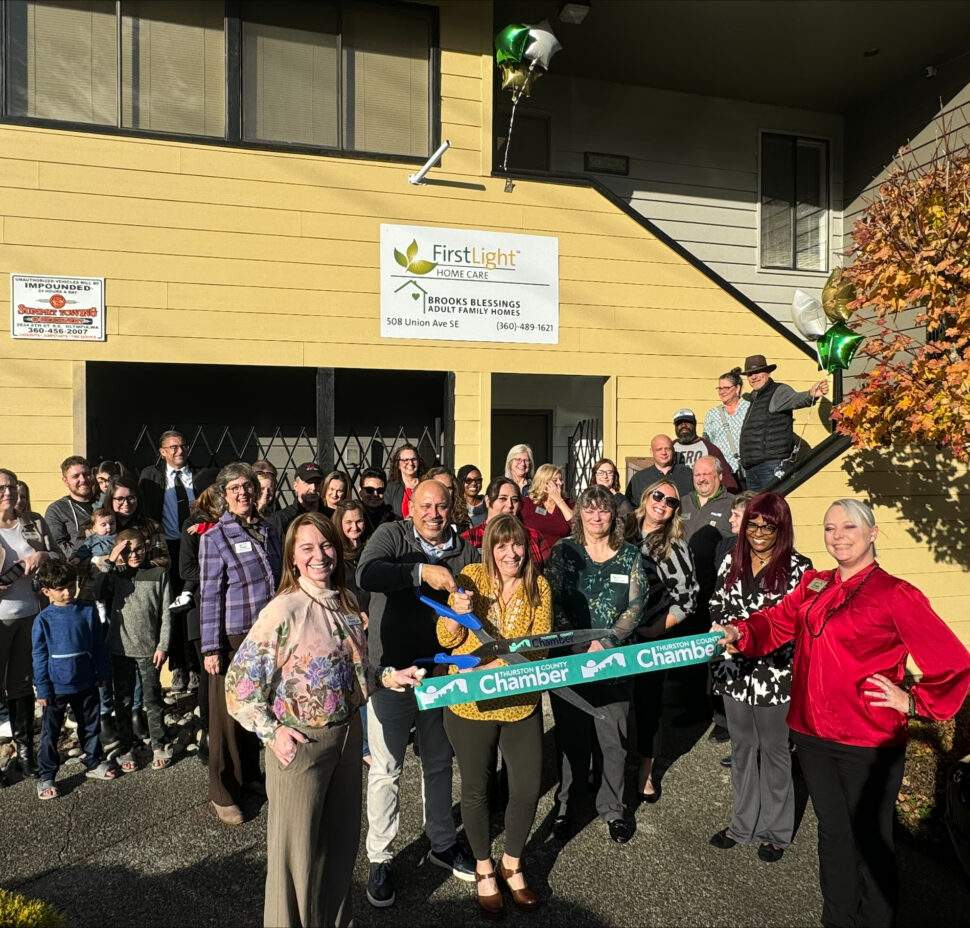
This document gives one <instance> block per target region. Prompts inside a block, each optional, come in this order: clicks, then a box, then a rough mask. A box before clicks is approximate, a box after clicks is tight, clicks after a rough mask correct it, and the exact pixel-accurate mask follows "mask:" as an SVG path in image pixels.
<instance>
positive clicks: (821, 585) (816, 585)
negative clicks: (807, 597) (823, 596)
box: [808, 578, 829, 593]
mask: <svg viewBox="0 0 970 928" xmlns="http://www.w3.org/2000/svg"><path fill="white" fill-rule="evenodd" d="M828 585H829V582H828V580H822V579H821V578H819V579H818V580H813V581H812V582H811V583H810V584H809V585H808V588H809V589H810V590H811V591H812V592H813V593H821V592H822V590H824V589H825V588H826V587H827V586H828Z"/></svg>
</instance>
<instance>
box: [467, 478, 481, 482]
mask: <svg viewBox="0 0 970 928" xmlns="http://www.w3.org/2000/svg"><path fill="white" fill-rule="evenodd" d="M481 482H482V478H481V477H466V478H465V483H481Z"/></svg>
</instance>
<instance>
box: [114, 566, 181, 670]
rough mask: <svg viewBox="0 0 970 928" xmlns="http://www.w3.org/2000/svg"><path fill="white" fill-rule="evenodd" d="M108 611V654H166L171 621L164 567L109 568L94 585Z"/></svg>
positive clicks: (166, 577)
mask: <svg viewBox="0 0 970 928" xmlns="http://www.w3.org/2000/svg"><path fill="white" fill-rule="evenodd" d="M97 596H98V599H102V600H104V601H105V603H106V604H107V607H108V615H109V619H108V621H109V629H108V650H109V651H110V652H111V653H112V654H119V655H124V656H125V657H151V656H152V655H153V654H154V653H155V652H156V651H165V652H167V651H168V644H169V636H170V634H171V627H172V618H171V614H170V613H169V599H170V593H169V585H168V572H167V571H166V569H165V568H164V567H143V568H139V569H138V570H131V569H130V568H122V569H120V570H119V569H117V568H112V569H109V570H108V571H106V572H104V573H103V574H102V575H101V577H100V578H99V581H98V585H97Z"/></svg>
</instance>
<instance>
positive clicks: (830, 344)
mask: <svg viewBox="0 0 970 928" xmlns="http://www.w3.org/2000/svg"><path fill="white" fill-rule="evenodd" d="M863 339H864V336H862V335H857V334H856V333H855V332H853V331H852V329H850V328H849V327H848V326H847V325H846V324H845V323H844V322H836V323H835V325H833V326H832V327H831V328H829V329H828V331H827V332H826V333H825V334H824V335H823V336H822V337H821V338H820V339H819V340H818V341H817V342H816V343H815V350H816V351H817V352H818V366H819V368H820V369H821V370H824V371H828V373H830V374H834V373H835V372H836V371H844V370H846V369H847V368H848V366H849V364H851V363H852V359H853V358H854V357H855V353H856V352H857V351H858V350H859V345H860V344H861V342H862V341H863Z"/></svg>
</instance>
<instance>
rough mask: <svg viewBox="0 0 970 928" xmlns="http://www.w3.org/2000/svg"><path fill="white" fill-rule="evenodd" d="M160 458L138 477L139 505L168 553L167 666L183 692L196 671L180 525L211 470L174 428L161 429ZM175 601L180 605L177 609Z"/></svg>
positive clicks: (209, 479) (208, 480) (174, 684)
mask: <svg viewBox="0 0 970 928" xmlns="http://www.w3.org/2000/svg"><path fill="white" fill-rule="evenodd" d="M158 453H159V456H160V458H161V460H160V461H159V462H158V465H157V466H154V467H146V468H145V469H144V470H143V471H142V472H141V476H140V478H139V481H138V487H139V492H140V494H141V498H142V505H143V506H144V508H145V511H146V512H147V513H148V515H150V516H151V517H152V518H153V519H155V521H156V522H160V523H161V525H162V530H163V531H164V533H165V542H166V544H167V545H168V553H169V558H170V561H169V565H170V566H169V589H170V590H171V593H172V600H173V602H172V605H173V607H176V608H173V611H172V637H171V642H170V646H169V664H168V665H169V669H170V670H171V671H172V690H173V692H183V691H184V690H185V689H186V687H187V685H188V674H189V671H195V672H196V673H197V672H198V669H199V668H198V667H196V666H195V665H196V663H197V661H196V657H195V653H194V649H192V648H190V647H189V646H188V642H187V640H186V633H185V608H184V607H185V606H187V605H189V603H188V602H186V603H181V602H180V600H179V597H180V595H181V593H182V577H181V574H180V573H179V548H180V547H181V543H180V542H181V538H182V528H183V527H184V525H185V523H186V521H187V520H188V518H189V507H190V505H191V504H192V502H193V501H194V500H195V498H196V496H197V495H198V494H199V493H201V492H202V490H204V489H205V487H207V486H208V485H209V484H210V483H212V476H213V475H212V472H211V471H203V470H200V469H198V468H195V467H193V466H192V465H191V464H189V462H188V445H187V444H186V441H185V438H184V437H183V436H182V433H181V432H179V431H176V430H174V429H173V430H170V431H167V432H162V436H161V438H160V439H159V443H158ZM178 605H181V606H182V607H183V608H181V609H179V608H178Z"/></svg>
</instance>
